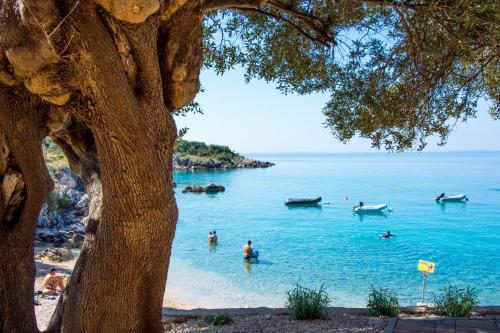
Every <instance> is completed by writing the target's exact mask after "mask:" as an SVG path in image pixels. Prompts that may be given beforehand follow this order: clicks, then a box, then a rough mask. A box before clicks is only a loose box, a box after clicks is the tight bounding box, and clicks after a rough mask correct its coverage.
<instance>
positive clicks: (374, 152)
mask: <svg viewBox="0 0 500 333" xmlns="http://www.w3.org/2000/svg"><path fill="white" fill-rule="evenodd" d="M405 153H413V154H423V153H438V154H443V153H445V154H446V153H500V150H487V149H484V150H445V151H438V150H424V151H416V150H410V151H402V152H398V151H392V152H391V151H387V150H379V151H373V150H369V151H337V152H335V151H332V152H329V151H273V152H238V154H242V155H252V154H259V155H271V154H277V155H279V154H318V155H319V154H405Z"/></svg>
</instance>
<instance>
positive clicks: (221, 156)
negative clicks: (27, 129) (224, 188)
mask: <svg viewBox="0 0 500 333" xmlns="http://www.w3.org/2000/svg"><path fill="white" fill-rule="evenodd" d="M43 148H44V149H43V153H44V156H45V163H46V164H47V169H48V170H49V173H50V175H51V176H52V178H54V174H55V173H56V172H57V171H59V170H62V169H64V168H68V160H67V159H66V156H64V153H63V151H62V150H61V148H60V147H59V146H58V145H56V144H55V143H54V142H53V141H52V140H51V139H50V138H45V139H44V140H43ZM244 159H245V157H243V156H241V155H240V154H238V153H235V152H234V151H232V150H231V149H230V148H229V147H227V146H221V145H207V144H206V143H204V142H196V141H187V140H182V139H181V140H178V141H177V142H176V144H175V153H174V161H175V162H177V163H180V164H185V163H186V162H191V163H208V162H211V163H221V162H222V163H239V162H241V161H243V160H244Z"/></svg>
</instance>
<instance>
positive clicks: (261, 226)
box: [167, 152, 500, 307]
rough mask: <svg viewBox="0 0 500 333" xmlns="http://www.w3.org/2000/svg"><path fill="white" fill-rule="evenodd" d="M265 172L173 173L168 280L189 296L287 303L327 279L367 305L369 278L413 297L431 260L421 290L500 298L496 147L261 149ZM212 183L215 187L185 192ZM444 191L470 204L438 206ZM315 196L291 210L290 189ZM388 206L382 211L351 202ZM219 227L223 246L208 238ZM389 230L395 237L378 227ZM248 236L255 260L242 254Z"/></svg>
mask: <svg viewBox="0 0 500 333" xmlns="http://www.w3.org/2000/svg"><path fill="white" fill-rule="evenodd" d="M249 157H251V158H254V159H260V160H265V161H271V162H274V163H276V166H274V167H272V168H268V169H245V170H230V171H212V172H200V171H198V172H176V173H175V174H174V180H175V181H176V183H177V189H176V192H177V194H176V196H177V202H178V206H179V222H178V226H177V231H176V235H175V240H174V245H173V252H172V260H171V266H170V271H169V277H168V282H167V293H168V290H169V287H170V286H174V287H175V288H177V289H182V290H185V291H186V298H187V301H191V302H192V301H193V300H199V299H204V300H207V301H210V300H211V301H213V302H212V303H213V305H214V306H215V307H220V306H233V307H236V306H237V307H245V306H274V307H277V306H283V303H284V299H285V294H286V291H287V290H289V289H290V288H292V287H293V285H294V283H296V282H299V283H301V284H303V285H306V286H310V287H316V288H317V287H319V286H320V285H321V284H323V283H324V284H325V286H326V287H327V290H328V292H329V294H330V296H331V297H332V298H333V302H332V305H333V306H364V305H366V295H367V292H368V290H369V287H370V285H374V286H376V287H385V288H391V289H394V290H396V291H397V293H398V295H399V296H400V301H401V303H402V304H403V305H413V304H415V303H416V302H418V301H420V290H421V284H422V273H421V272H419V271H418V270H417V262H418V260H419V259H424V260H429V261H433V262H435V263H436V271H435V273H433V274H429V276H428V279H427V289H426V290H427V291H426V298H427V300H428V301H430V300H431V296H432V292H436V291H438V290H439V289H440V288H442V287H444V286H446V285H448V284H453V285H458V286H463V287H465V286H467V285H470V286H474V287H476V290H477V293H478V295H479V298H480V302H481V304H482V305H493V304H500V152H464V153H404V154H387V153H366V154H265V155H252V156H249ZM206 183H216V184H221V185H223V186H225V187H226V191H225V192H223V193H218V194H193V193H186V194H183V193H181V190H182V188H184V186H186V185H192V184H206ZM441 192H446V193H447V194H457V193H466V194H467V196H468V197H469V198H470V200H469V201H468V202H467V203H446V204H438V203H436V202H435V201H434V198H435V196H436V195H438V194H439V193H441ZM316 196H322V197H323V202H325V201H326V202H330V204H329V205H326V204H324V205H322V206H320V207H318V208H314V207H300V208H289V207H287V206H285V205H284V204H283V202H284V200H285V199H286V198H287V197H316ZM358 201H364V203H365V204H379V203H386V204H388V205H389V207H390V208H392V209H393V211H392V212H388V213H387V214H386V215H382V216H377V215H365V216H357V215H353V213H352V206H353V205H355V204H356V203H357V202H358ZM214 229H215V230H217V234H218V236H219V244H218V246H217V247H216V248H210V247H208V245H207V234H208V232H209V231H210V230H214ZM387 230H390V231H391V232H392V233H394V234H396V235H397V236H396V237H393V238H391V239H379V238H378V235H379V234H382V233H384V232H386V231H387ZM247 239H251V240H252V241H253V244H252V245H253V247H254V248H255V249H257V250H259V252H260V258H259V259H260V260H259V262H258V263H254V264H248V263H245V262H244V261H243V260H242V254H241V248H242V246H243V244H244V242H245V241H246V240H247Z"/></svg>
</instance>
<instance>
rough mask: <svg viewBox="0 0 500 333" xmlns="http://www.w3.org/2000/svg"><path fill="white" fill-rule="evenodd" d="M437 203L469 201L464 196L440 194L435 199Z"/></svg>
mask: <svg viewBox="0 0 500 333" xmlns="http://www.w3.org/2000/svg"><path fill="white" fill-rule="evenodd" d="M436 201H437V202H464V201H469V198H467V196H466V195H465V194H463V193H462V194H454V195H446V194H444V193H441V194H440V195H439V196H438V197H437V198H436Z"/></svg>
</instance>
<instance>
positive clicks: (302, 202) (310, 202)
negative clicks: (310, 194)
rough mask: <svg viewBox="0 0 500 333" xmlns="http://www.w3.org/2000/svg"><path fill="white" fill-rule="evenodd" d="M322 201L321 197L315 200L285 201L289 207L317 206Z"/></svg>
mask: <svg viewBox="0 0 500 333" xmlns="http://www.w3.org/2000/svg"><path fill="white" fill-rule="evenodd" d="M320 201H321V197H317V198H314V199H292V198H288V199H286V200H285V205H289V206H293V205H295V206H309V205H317V204H319V203H320Z"/></svg>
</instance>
